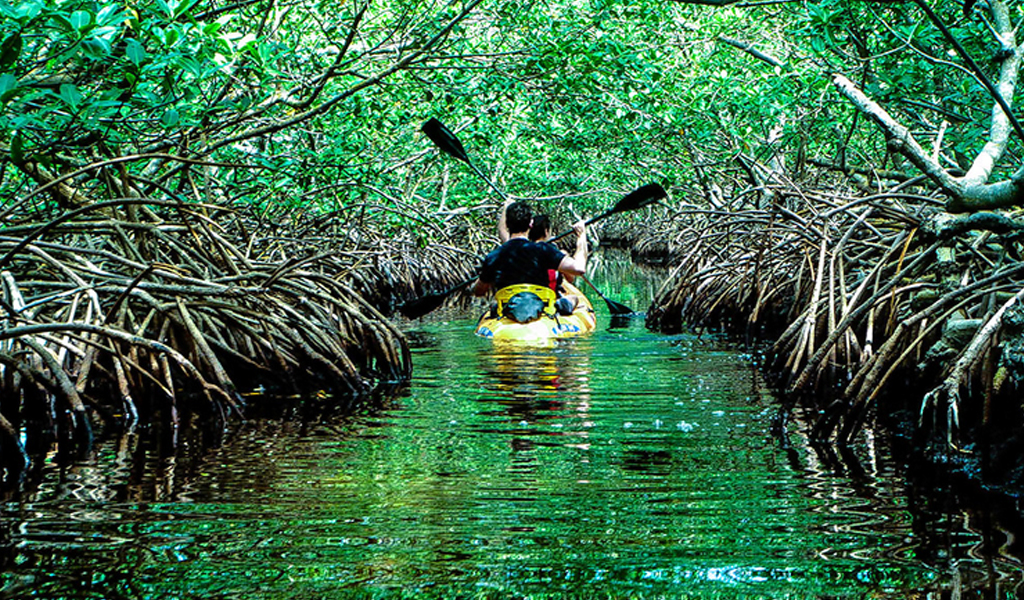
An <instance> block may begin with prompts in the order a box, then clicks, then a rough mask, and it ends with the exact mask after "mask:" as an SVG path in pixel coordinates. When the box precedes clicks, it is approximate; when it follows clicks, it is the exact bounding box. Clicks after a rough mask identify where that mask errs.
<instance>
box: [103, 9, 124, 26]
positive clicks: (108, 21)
mask: <svg viewBox="0 0 1024 600" xmlns="http://www.w3.org/2000/svg"><path fill="white" fill-rule="evenodd" d="M126 18H127V16H126V15H125V14H124V13H120V12H118V5H117V4H108V5H106V6H104V7H103V8H101V9H100V12H98V13H96V23H98V24H99V25H108V26H109V25H120V24H121V23H123V22H124V20H125V19H126Z"/></svg>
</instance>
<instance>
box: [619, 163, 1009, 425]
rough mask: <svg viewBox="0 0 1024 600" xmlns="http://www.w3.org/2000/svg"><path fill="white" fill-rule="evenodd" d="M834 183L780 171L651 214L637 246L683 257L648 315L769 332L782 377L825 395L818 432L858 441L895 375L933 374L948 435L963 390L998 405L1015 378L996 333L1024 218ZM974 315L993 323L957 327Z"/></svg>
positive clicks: (756, 335) (816, 400)
mask: <svg viewBox="0 0 1024 600" xmlns="http://www.w3.org/2000/svg"><path fill="white" fill-rule="evenodd" d="M832 183H833V184H834V188H833V189H829V190H821V189H802V188H801V189H797V188H796V184H794V183H793V182H789V181H787V182H785V183H782V184H776V183H771V184H767V185H766V187H767V188H770V189H768V190H765V189H762V193H761V195H759V196H758V195H751V194H747V193H746V192H742V193H737V194H736V196H735V198H733V199H725V200H722V202H723V203H724V204H726V205H727V206H728V210H726V209H707V208H702V207H698V206H686V207H684V208H682V209H681V210H680V211H678V212H676V213H675V214H672V215H669V216H667V217H666V218H665V220H664V221H663V222H661V223H653V224H651V225H650V228H649V233H646V234H641V235H640V238H639V239H638V240H637V241H636V247H637V248H646V247H650V246H653V245H655V244H660V245H661V247H662V250H661V252H662V253H663V254H664V255H665V256H666V257H667V262H668V263H669V264H670V265H671V266H672V270H671V275H670V277H669V278H668V279H667V280H666V281H665V282H664V284H663V285H662V286H661V289H660V290H659V292H658V294H657V296H656V298H655V300H654V302H653V303H652V306H651V308H650V310H649V311H648V322H647V324H648V326H649V327H651V328H653V329H659V330H663V331H677V330H679V329H681V328H682V327H684V326H691V327H700V328H708V327H712V328H721V329H723V330H726V331H730V332H732V333H735V334H739V335H745V336H747V337H748V339H758V340H762V341H768V342H770V343H771V346H770V347H769V349H768V351H767V352H766V355H765V359H766V360H765V364H766V365H768V366H769V370H770V371H771V372H772V373H773V374H774V375H775V376H777V377H778V379H779V381H778V382H777V383H778V384H779V385H780V386H781V387H783V388H784V389H785V390H786V393H787V394H788V395H791V396H793V397H800V398H805V399H806V401H807V402H810V403H812V404H816V405H817V407H818V408H819V409H821V410H822V412H821V417H820V419H819V421H818V423H817V424H816V425H815V427H814V432H813V435H814V436H815V438H816V439H830V438H832V437H833V436H834V435H835V436H837V441H839V442H840V443H849V442H851V441H852V440H853V439H854V437H855V436H856V435H857V433H858V431H859V430H860V429H861V428H862V427H863V426H864V424H865V423H866V422H867V421H868V414H869V412H870V410H871V408H872V407H876V406H878V402H879V401H880V400H881V399H882V398H885V397H887V396H886V392H887V390H890V389H891V386H892V385H893V384H894V382H897V381H898V382H901V385H906V384H905V383H902V382H908V381H916V385H921V384H925V383H927V384H929V385H931V386H933V387H931V388H925V389H924V391H923V392H922V398H923V402H922V403H921V411H922V413H923V412H926V411H928V410H929V409H937V408H942V409H944V410H945V412H946V418H945V423H944V430H945V431H946V433H947V436H946V441H947V442H949V443H951V444H952V443H954V442H955V439H954V433H955V431H956V430H957V429H958V428H960V427H961V425H962V424H961V422H960V420H961V418H962V415H963V406H964V403H965V402H967V399H966V396H965V395H964V393H965V390H977V391H984V394H982V395H984V396H985V398H986V402H987V403H986V407H989V404H990V403H991V395H992V394H993V393H997V392H1002V393H1004V394H1005V393H1009V392H1008V391H1007V390H1011V389H1014V385H1011V384H1007V383H1006V380H1007V377H1006V372H1007V369H1005V368H1002V369H1001V368H1000V367H999V356H1000V351H999V348H1000V336H999V334H1000V331H1002V323H1003V320H1004V317H1005V315H1006V314H1007V312H1008V311H1009V310H1010V308H1011V307H1012V306H1014V305H1016V304H1017V303H1019V301H1020V300H1021V298H1022V293H1024V292H1021V291H1020V290H1021V288H1022V286H1024V265H1022V264H1021V263H1020V262H1019V261H1013V260H1008V257H1019V256H1021V255H1022V252H1024V247H1022V239H1021V238H1022V236H1020V235H1018V232H1019V230H1020V229H1021V228H1022V226H1021V225H1020V224H1019V222H1018V221H1017V220H1015V219H1013V218H1009V217H1006V216H1004V215H990V214H985V215H979V216H973V217H957V218H950V217H949V215H947V214H946V213H943V212H941V210H939V209H938V208H937V206H938V205H941V202H940V201H938V200H936V199H935V198H931V197H929V196H916V195H914V194H912V193H909V192H907V191H906V190H904V189H902V188H900V187H897V188H896V189H894V190H893V191H892V192H891V193H885V192H879V193H876V194H872V195H870V196H863V195H859V194H857V193H850V194H847V193H844V192H843V191H842V190H843V189H844V187H843V185H842V183H841V182H839V181H834V182H832ZM836 190H838V191H836ZM758 198H770V199H771V202H767V203H765V202H762V203H761V204H760V205H758V202H757V199H758ZM834 240H838V241H834ZM997 297H998V298H1000V301H999V303H998V304H993V300H994V299H995V298H997ZM964 320H966V321H971V320H978V321H979V323H983V325H981V326H980V327H979V328H977V330H967V331H968V333H969V339H967V340H962V341H956V340H957V338H956V337H955V336H954V334H953V333H951V332H952V331H953V330H955V329H956V327H954V324H955V322H959V321H964ZM961 329H962V328H961ZM926 373H927V374H926ZM936 373H938V374H939V376H938V377H936ZM997 373H999V374H1000V375H999V377H1000V379H999V380H998V381H995V380H993V378H994V377H996V374H997ZM897 375H901V376H900V377H897ZM936 382H939V383H938V385H936ZM1018 387H1019V385H1018ZM978 395H979V394H975V396H978ZM972 402H973V400H972ZM989 410H990V409H989V408H986V410H985V411H980V410H977V411H973V412H976V413H981V412H985V414H988V411H989ZM836 432H838V434H837V433H836Z"/></svg>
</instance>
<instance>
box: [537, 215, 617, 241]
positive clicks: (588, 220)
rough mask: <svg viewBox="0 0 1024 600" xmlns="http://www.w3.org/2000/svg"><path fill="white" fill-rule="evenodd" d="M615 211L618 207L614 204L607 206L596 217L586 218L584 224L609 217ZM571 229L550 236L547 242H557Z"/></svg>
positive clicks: (590, 223) (570, 231) (571, 230)
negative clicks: (606, 208)
mask: <svg viewBox="0 0 1024 600" xmlns="http://www.w3.org/2000/svg"><path fill="white" fill-rule="evenodd" d="M617 212H619V210H618V207H617V206H614V207H612V208H609V209H608V210H606V211H604V212H603V213H601V214H599V215H597V216H596V217H591V218H589V219H587V221H586V223H585V224H586V225H592V224H594V223H597V222H598V221H600V220H601V219H604V218H605V217H610V216H612V215H614V214H615V213H617ZM573 231H574V230H573V229H570V230H569V231H566V232H565V233H561V234H559V235H556V236H555V237H553V238H551V239H550V240H548V241H549V242H557V241H558V240H560V239H562V238H564V237H565V236H567V235H569V234H570V233H572V232H573Z"/></svg>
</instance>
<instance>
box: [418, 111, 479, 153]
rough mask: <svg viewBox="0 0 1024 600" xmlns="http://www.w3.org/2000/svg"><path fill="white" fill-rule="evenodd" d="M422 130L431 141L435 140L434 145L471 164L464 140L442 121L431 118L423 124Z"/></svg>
mask: <svg viewBox="0 0 1024 600" xmlns="http://www.w3.org/2000/svg"><path fill="white" fill-rule="evenodd" d="M420 130H421V131H423V133H425V134H427V137H428V138H430V141H432V142H434V145H435V146H437V147H438V148H440V149H441V151H442V152H444V153H445V154H447V155H449V156H453V157H455V158H457V159H459V160H461V161H462V162H464V163H466V164H469V155H468V154H466V149H465V148H463V147H462V142H460V141H459V138H457V137H455V134H454V133H452V132H451V131H449V130H448V128H447V127H445V126H444V125H443V124H442V123H441V122H440V121H438V120H437V119H434V118H431V119H430V120H429V121H427V122H426V123H424V124H423V127H421V128H420Z"/></svg>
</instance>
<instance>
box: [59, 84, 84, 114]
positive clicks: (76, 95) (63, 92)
mask: <svg viewBox="0 0 1024 600" xmlns="http://www.w3.org/2000/svg"><path fill="white" fill-rule="evenodd" d="M60 99H61V100H63V101H64V103H65V104H67V105H68V106H70V107H71V110H78V105H79V104H81V102H82V93H81V92H79V91H78V88H77V87H75V86H74V85H72V84H70V83H62V84H61V86H60Z"/></svg>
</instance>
